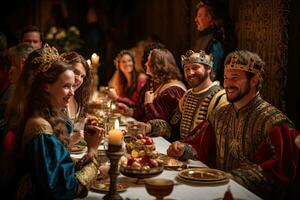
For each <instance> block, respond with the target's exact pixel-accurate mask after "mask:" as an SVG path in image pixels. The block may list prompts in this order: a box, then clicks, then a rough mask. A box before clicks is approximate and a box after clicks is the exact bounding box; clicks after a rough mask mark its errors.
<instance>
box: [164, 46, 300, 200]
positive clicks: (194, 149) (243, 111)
mask: <svg viewBox="0 0 300 200" xmlns="http://www.w3.org/2000/svg"><path fill="white" fill-rule="evenodd" d="M263 73H264V62H263V61H262V59H261V58H260V57H259V56H258V55H257V54H255V53H252V52H249V51H244V50H242V51H235V52H232V53H230V54H229V55H228V56H227V57H226V59H225V73H224V88H225V90H226V95H227V100H228V101H229V102H230V104H228V105H226V106H223V107H221V108H220V109H219V110H216V111H213V112H212V113H211V115H210V116H209V123H208V122H207V121H203V122H202V123H200V124H199V126H200V127H201V129H199V132H198V133H197V134H195V136H194V137H190V138H188V139H186V140H185V141H184V143H181V142H178V141H176V142H174V143H172V144H171V145H170V147H169V148H168V155H169V156H173V157H176V158H179V159H188V158H196V159H198V160H200V161H202V162H204V163H205V164H207V165H208V166H210V167H212V168H217V169H220V170H224V171H226V172H229V173H230V174H231V175H232V178H233V179H234V180H236V181H237V182H239V183H240V184H242V185H244V186H245V187H247V188H248V189H250V190H251V191H253V192H254V193H256V194H258V195H259V196H261V197H263V198H264V199H281V197H282V194H283V193H284V192H285V189H286V187H288V186H289V183H291V181H292V180H293V179H294V178H295V175H296V169H297V163H298V162H297V160H298V151H299V150H298V149H297V147H296V145H295V143H294V139H295V138H296V136H297V135H298V134H299V132H298V131H297V130H295V128H294V125H293V123H292V122H291V121H290V120H289V119H288V118H287V117H286V116H285V115H284V114H283V113H282V112H280V111H279V110H278V109H277V108H275V107H274V106H272V105H270V104H269V103H268V102H266V101H264V100H263V99H262V98H261V96H260V94H259V90H260V88H261V85H262V81H263Z"/></svg>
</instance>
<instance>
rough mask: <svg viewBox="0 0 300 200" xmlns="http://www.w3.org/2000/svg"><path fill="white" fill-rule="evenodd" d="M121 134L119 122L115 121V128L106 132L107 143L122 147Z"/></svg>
mask: <svg viewBox="0 0 300 200" xmlns="http://www.w3.org/2000/svg"><path fill="white" fill-rule="evenodd" d="M122 138H123V133H122V131H121V130H120V123H119V120H118V119H116V121H115V128H114V129H111V130H110V131H109V132H108V143H109V144H113V145H122Z"/></svg>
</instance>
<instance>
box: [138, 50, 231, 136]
mask: <svg viewBox="0 0 300 200" xmlns="http://www.w3.org/2000/svg"><path fill="white" fill-rule="evenodd" d="M212 63H213V62H212V57H211V56H209V55H206V54H205V52H204V51H200V52H199V53H196V52H193V51H192V50H189V51H187V52H186V55H185V56H184V55H183V56H182V66H183V71H184V76H185V79H186V81H187V82H188V84H189V85H190V87H191V89H189V90H188V91H187V92H186V93H185V95H184V96H183V98H182V99H180V102H179V104H178V109H177V111H176V113H175V114H174V115H173V116H172V119H171V121H170V126H169V125H168V124H166V122H165V121H163V120H159V119H154V120H150V121H148V123H147V124H145V125H144V126H146V132H148V133H147V134H149V135H151V136H157V135H161V136H165V137H166V139H168V140H169V141H174V140H181V139H185V138H187V137H188V136H190V134H193V131H192V130H193V129H194V128H195V127H196V126H197V125H198V124H199V123H200V122H201V121H203V120H206V119H207V118H208V114H209V113H210V112H211V111H212V110H214V109H217V108H219V107H221V106H223V105H225V104H227V100H226V95H225V90H224V89H223V88H222V87H221V86H220V84H219V82H218V81H215V82H213V81H212V80H213V79H214V78H213V77H214V73H213V70H212ZM136 126H143V124H139V123H136ZM150 130H151V131H150ZM170 130H171V131H170Z"/></svg>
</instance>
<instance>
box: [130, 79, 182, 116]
mask: <svg viewBox="0 0 300 200" xmlns="http://www.w3.org/2000/svg"><path fill="white" fill-rule="evenodd" d="M185 92H186V88H185V85H184V84H183V83H182V82H181V81H178V80H171V81H170V82H168V83H166V84H164V85H162V86H161V87H159V88H158V89H156V90H155V91H154V100H153V102H152V103H149V104H146V105H144V106H143V107H142V108H135V109H134V118H135V119H137V120H139V121H143V122H147V121H149V120H151V119H163V120H166V121H167V122H169V120H170V116H172V115H173V114H174V113H175V111H176V108H177V105H178V102H179V100H180V99H181V98H182V97H183V95H184V93H185Z"/></svg>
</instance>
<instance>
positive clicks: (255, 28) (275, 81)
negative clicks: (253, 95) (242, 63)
mask: <svg viewBox="0 0 300 200" xmlns="http://www.w3.org/2000/svg"><path fill="white" fill-rule="evenodd" d="M289 3H290V1H286V0H268V1H261V0H252V1H240V0H231V2H230V5H231V6H232V8H231V16H234V18H233V19H232V20H233V21H234V22H235V29H234V30H236V35H237V49H251V51H253V52H257V53H258V55H260V56H261V58H262V59H263V60H264V61H265V62H266V63H267V64H268V65H267V66H268V67H267V68H266V74H268V76H266V77H265V79H264V87H263V88H262V91H261V93H262V96H263V98H264V99H265V100H266V101H268V102H269V103H271V104H272V105H274V106H275V107H277V108H279V109H281V110H284V109H285V107H284V106H285V104H286V102H284V99H285V98H286V97H285V94H286V82H287V71H288V70H287V63H288V41H289V40H288V39H287V38H288V27H289V12H286V11H287V10H289ZM265 19H272V20H271V21H270V22H269V23H261V22H262V21H264V20H265ZM250 21H251V23H249V22H250ZM274 30H276V31H274ZM278 49H280V50H278Z"/></svg>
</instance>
